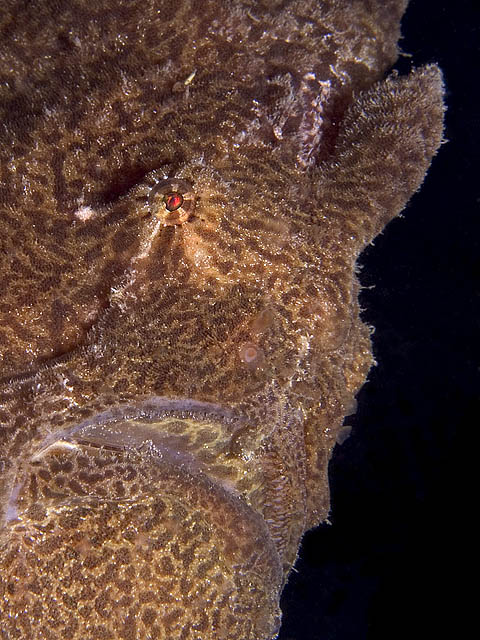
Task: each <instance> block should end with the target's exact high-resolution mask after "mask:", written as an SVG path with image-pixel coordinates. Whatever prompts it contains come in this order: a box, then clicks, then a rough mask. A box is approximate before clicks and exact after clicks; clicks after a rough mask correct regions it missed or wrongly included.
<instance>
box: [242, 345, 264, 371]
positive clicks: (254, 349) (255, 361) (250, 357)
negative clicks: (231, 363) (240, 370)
mask: <svg viewBox="0 0 480 640" xmlns="http://www.w3.org/2000/svg"><path fill="white" fill-rule="evenodd" d="M239 354H240V360H241V361H242V362H243V363H244V364H245V365H246V366H247V367H248V368H249V369H258V368H259V367H261V366H262V365H263V363H264V361H265V357H264V353H263V349H261V348H260V347H259V346H258V345H257V344H255V343H254V342H244V343H243V344H241V345H240V348H239Z"/></svg>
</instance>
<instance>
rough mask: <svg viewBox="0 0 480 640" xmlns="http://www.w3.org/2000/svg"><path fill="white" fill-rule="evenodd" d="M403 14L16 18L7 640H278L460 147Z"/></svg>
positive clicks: (5, 301) (42, 6)
mask: <svg viewBox="0 0 480 640" xmlns="http://www.w3.org/2000/svg"><path fill="white" fill-rule="evenodd" d="M405 6H406V2H404V1H395V0H392V1H390V2H384V1H382V2H380V0H378V1H377V0H354V1H352V2H344V1H343V0H330V1H324V2H322V1H321V2H313V1H302V0H291V1H288V0H286V1H274V0H272V1H271V2H267V1H265V2H253V0H251V1H249V0H245V1H244V2H240V1H236V2H233V1H232V2H227V1H226V2H222V3H219V2H218V1H216V0H215V1H213V0H212V1H202V2H197V1H195V0H190V1H187V0H178V1H176V2H170V1H169V2H166V1H165V2H162V1H161V0H142V1H141V2H140V1H138V2H137V1H128V2H127V1H126V0H120V1H119V0H116V1H115V2H109V1H106V0H103V1H101V2H96V3H92V2H84V1H83V0H68V1H66V0H65V1H58V0H57V1H53V0H39V1H38V2H35V3H25V2H20V1H19V0H6V2H4V4H3V6H2V12H1V16H0V41H1V42H2V47H1V50H0V127H1V142H0V171H1V183H0V190H1V191H0V225H1V234H0V246H1V252H0V274H1V282H2V285H1V294H0V350H1V351H0V353H1V367H2V371H1V386H0V420H1V427H0V441H1V451H0V497H1V502H0V566H1V573H0V616H1V621H0V628H1V631H0V637H1V638H5V639H7V638H8V639H9V640H10V639H12V638H19V639H21V640H27V639H29V640H36V639H40V638H41V639H48V640H50V639H51V640H53V639H55V640H57V639H60V638H69V639H73V640H75V639H77V638H82V640H87V639H88V640H90V639H91V640H93V639H97V638H102V639H104V638H105V639H110V638H111V639H114V638H125V639H128V640H133V639H137V638H138V639H140V638H162V639H163V638H165V639H167V638H168V639H169V640H187V639H192V640H193V639H195V640H198V639H200V638H201V639H202V640H213V639H215V640H228V639H232V640H233V639H238V638H242V639H243V640H267V639H270V638H273V637H275V635H276V634H277V633H278V628H279V624H280V611H279V606H278V601H279V596H280V592H281V589H282V586H283V584H284V582H285V580H286V578H287V575H288V572H289V570H290V569H291V567H292V564H293V563H294V561H295V557H296V553H297V548H298V544H299V541H300V538H301V536H302V534H303V533H304V531H305V530H306V529H308V528H310V527H312V526H314V525H316V524H318V523H319V522H320V521H322V520H323V519H325V517H326V516H327V514H328V509H329V495H328V482H327V465H328V460H329V457H330V454H331V451H332V448H333V446H334V444H335V439H336V437H337V436H338V434H340V438H341V433H342V432H341V427H342V422H343V418H344V416H345V415H346V414H348V413H349V412H351V411H352V410H353V406H354V396H355V394H356V393H357V391H358V390H359V388H360V387H361V385H362V384H363V382H364V380H365V378H366V375H367V373H368V370H369V368H370V366H371V364H372V356H371V349H370V337H369V333H370V332H369V329H368V327H366V326H364V325H363V324H362V323H361V321H360V319H359V308H358V301H357V297H358V288H359V285H358V283H357V280H356V277H355V263H356V259H357V257H358V254H359V253H360V251H361V250H362V248H363V247H364V246H365V245H366V244H367V243H369V242H370V241H371V240H372V239H373V238H374V237H375V235H376V234H378V233H379V232H380V231H381V230H382V228H383V227H384V226H385V224H387V223H388V221H389V220H390V219H391V218H393V217H394V216H396V215H397V214H398V213H399V212H400V211H401V210H402V208H403V207H404V206H405V203H406V202H407V201H408V199H409V197H410V196H411V195H412V194H413V193H414V192H415V190H416V189H417V188H418V187H419V185H420V183H421V182H422V180H423V177H424V174H425V171H426V170H427V168H428V166H429V164H430V161H431V158H432V156H433V155H434V153H435V151H436V149H437V148H438V146H439V144H440V142H441V137H442V118H443V102H442V81H441V74H440V72H439V70H438V69H437V68H436V67H434V66H431V67H427V68H423V69H419V70H416V71H413V72H412V73H411V74H410V75H409V76H407V77H398V76H396V75H391V76H390V77H388V78H387V79H386V80H383V79H382V78H383V77H384V75H385V73H386V72H387V70H388V68H389V67H391V65H392V64H393V63H394V61H395V59H396V57H397V53H398V52H397V41H398V38H399V24H400V18H401V15H402V13H403V11H404V9H405ZM171 193H173V194H174V195H175V202H178V201H181V198H179V197H178V196H182V197H183V204H182V205H181V206H180V207H179V208H178V209H174V210H169V209H168V207H167V203H168V202H167V201H166V200H165V197H167V198H168V194H171Z"/></svg>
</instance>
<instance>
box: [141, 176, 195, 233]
mask: <svg viewBox="0 0 480 640" xmlns="http://www.w3.org/2000/svg"><path fill="white" fill-rule="evenodd" d="M195 201H196V196H195V194H194V192H193V185H192V184H191V183H190V182H188V181H187V180H183V179H176V178H167V179H165V180H161V181H160V182H157V184H156V185H155V186H154V187H153V188H152V190H151V192H150V206H151V209H152V213H153V214H154V215H155V216H156V217H157V218H159V219H160V220H162V222H163V223H164V224H165V225H181V224H184V223H185V222H188V220H190V218H191V217H192V214H193V210H194V209H195Z"/></svg>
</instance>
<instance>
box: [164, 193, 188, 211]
mask: <svg viewBox="0 0 480 640" xmlns="http://www.w3.org/2000/svg"><path fill="white" fill-rule="evenodd" d="M163 201H164V202H165V206H166V208H167V209H168V211H176V210H177V209H179V208H180V207H181V206H182V204H183V196H182V194H181V193H178V192H174V193H166V194H165V195H164V196H163Z"/></svg>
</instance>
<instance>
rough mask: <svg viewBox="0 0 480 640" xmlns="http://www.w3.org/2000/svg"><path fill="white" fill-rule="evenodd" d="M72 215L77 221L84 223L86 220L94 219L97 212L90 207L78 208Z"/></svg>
mask: <svg viewBox="0 0 480 640" xmlns="http://www.w3.org/2000/svg"><path fill="white" fill-rule="evenodd" d="M73 215H74V216H75V218H77V220H81V221H82V222H86V221H87V220H90V218H94V217H95V216H96V215H97V212H96V211H95V210H94V209H92V207H80V208H79V209H77V210H76V211H75V213H74V214H73Z"/></svg>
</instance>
